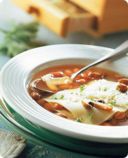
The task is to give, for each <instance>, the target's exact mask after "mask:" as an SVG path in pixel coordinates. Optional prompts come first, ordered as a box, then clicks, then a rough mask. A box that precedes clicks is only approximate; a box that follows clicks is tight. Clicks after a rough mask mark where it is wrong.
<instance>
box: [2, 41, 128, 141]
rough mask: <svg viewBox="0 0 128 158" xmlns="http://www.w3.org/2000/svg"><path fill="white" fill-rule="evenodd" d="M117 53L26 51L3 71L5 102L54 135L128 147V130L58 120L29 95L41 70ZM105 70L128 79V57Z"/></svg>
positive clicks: (74, 48)
mask: <svg viewBox="0 0 128 158" xmlns="http://www.w3.org/2000/svg"><path fill="white" fill-rule="evenodd" d="M112 51H113V50H112V49H109V48H104V47H98V46H89V45H69V44H65V45H52V46H45V47H40V48H36V49H32V50H29V51H26V52H24V53H22V54H20V55H17V56H16V57H14V58H13V59H11V60H10V61H9V62H8V63H7V64H6V65H5V66H4V67H3V68H2V70H1V73H0V75H1V76H0V89H1V99H2V100H5V101H6V102H7V103H8V105H9V106H10V107H11V108H12V109H14V110H15V111H16V112H17V113H19V114H20V115H22V116H23V117H24V118H26V119H28V120H29V121H31V122H33V123H35V124H37V125H39V126H41V127H43V128H45V129H48V130H50V131H53V132H56V133H58V134H62V135H65V136H69V137H72V138H78V139H82V140H89V141H97V142H103V143H128V126H114V127H108V126H97V125H87V124H81V123H78V122H75V121H70V120H67V119H64V118H61V117H59V116H56V115H54V114H52V113H50V112H49V111H47V110H45V109H44V108H42V107H41V106H39V105H38V104H37V103H36V102H35V101H34V100H33V99H32V98H31V97H30V95H29V94H28V91H27V84H28V82H29V81H30V79H31V76H32V75H33V74H34V73H35V72H36V71H39V69H45V68H46V67H50V66H53V65H60V64H62V65H63V64H71V63H72V64H77V63H78V64H79V63H82V64H87V63H89V62H90V61H93V60H96V59H98V58H100V57H102V56H103V55H105V54H106V53H111V52H112ZM102 66H103V67H105V68H107V69H110V70H114V71H117V72H119V73H121V74H124V75H125V76H127V75H128V73H127V67H128V57H127V56H126V57H124V58H122V59H120V60H118V61H116V62H107V63H104V64H102Z"/></svg>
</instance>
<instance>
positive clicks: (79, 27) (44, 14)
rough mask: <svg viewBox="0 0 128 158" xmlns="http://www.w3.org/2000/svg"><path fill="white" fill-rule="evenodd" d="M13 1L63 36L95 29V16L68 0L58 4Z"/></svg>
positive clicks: (40, 1) (29, 0)
mask: <svg viewBox="0 0 128 158" xmlns="http://www.w3.org/2000/svg"><path fill="white" fill-rule="evenodd" d="M12 1H13V2H14V3H15V4H16V5H18V6H19V7H21V8H22V9H24V10H25V11H27V12H28V13H30V14H32V15H34V16H35V17H36V18H37V19H38V21H40V22H41V23H42V24H44V25H46V26H47V27H48V28H50V29H51V30H52V31H54V32H56V33H57V34H59V35H61V36H66V35H67V34H68V33H70V32H73V31H86V32H87V31H88V29H89V30H90V29H91V28H92V29H93V25H94V19H95V16H94V15H92V14H90V13H88V12H87V11H85V10H83V9H81V8H79V7H78V6H76V5H74V4H72V3H71V2H68V1H66V0H62V1H60V2H59V1H58V3H56V4H55V3H52V2H50V1H47V0H36V1H35V0H25V1H19V0H12Z"/></svg>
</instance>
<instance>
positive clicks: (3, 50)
mask: <svg viewBox="0 0 128 158" xmlns="http://www.w3.org/2000/svg"><path fill="white" fill-rule="evenodd" d="M0 32H1V33H3V34H4V40H3V42H2V43H1V44H0V54H5V55H7V56H9V57H13V56H15V55H17V54H19V53H21V52H23V51H25V50H28V49H31V48H34V47H38V46H41V45H43V44H42V43H41V42H39V41H37V40H36V35H37V32H38V23H36V22H31V23H27V24H17V25H15V26H13V28H12V29H11V30H3V29H0Z"/></svg>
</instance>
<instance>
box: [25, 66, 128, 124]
mask: <svg viewBox="0 0 128 158" xmlns="http://www.w3.org/2000/svg"><path fill="white" fill-rule="evenodd" d="M82 67H83V66H82V65H61V66H54V67H50V68H47V69H44V70H41V71H39V72H37V73H36V74H35V75H34V76H33V77H32V81H31V82H30V84H29V88H28V91H29V94H30V95H31V97H32V98H33V99H34V100H35V101H36V102H37V103H38V104H39V105H41V106H42V107H43V108H45V109H46V110H48V111H50V112H52V113H54V114H56V115H58V116H60V117H63V118H66V119H70V120H74V121H77V122H80V123H86V124H95V125H104V126H107V125H108V126H115V125H118V126H119V125H120V126H121V125H128V78H126V77H124V76H122V75H121V74H118V73H116V72H113V71H110V70H106V69H102V68H97V67H94V68H91V69H89V70H87V71H85V72H84V73H81V74H80V75H79V76H77V77H76V78H75V79H74V81H72V80H71V79H70V76H71V75H72V74H73V73H75V72H77V71H78V70H79V69H80V68H82ZM33 83H34V85H36V86H38V87H39V88H40V89H41V88H45V89H46V88H47V89H48V90H51V91H52V92H53V94H52V95H50V96H48V95H47V94H45V93H42V92H41V91H39V90H37V89H36V88H35V87H33Z"/></svg>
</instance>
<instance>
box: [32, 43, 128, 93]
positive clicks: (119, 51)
mask: <svg viewBox="0 0 128 158" xmlns="http://www.w3.org/2000/svg"><path fill="white" fill-rule="evenodd" d="M126 53H128V40H127V41H125V42H124V43H122V44H121V45H120V46H118V47H117V48H116V49H115V50H114V52H113V53H109V54H107V55H105V56H103V57H102V58H100V59H98V60H96V61H94V62H93V63H91V64H89V65H87V66H85V67H83V68H82V69H80V70H79V71H77V72H76V73H73V74H72V75H71V77H70V79H71V80H72V81H73V80H74V79H75V78H76V77H77V76H78V75H80V74H81V73H82V72H84V71H86V70H87V69H89V68H91V67H93V66H95V65H98V64H100V63H102V62H105V61H107V60H110V59H114V58H117V57H119V56H122V55H124V54H126ZM40 81H41V79H37V80H34V81H33V82H32V83H31V87H32V88H34V89H35V90H36V91H38V92H39V93H42V94H46V95H52V94H54V93H55V92H53V91H51V90H48V89H42V88H39V87H38V86H37V84H38V83H39V82H40Z"/></svg>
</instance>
